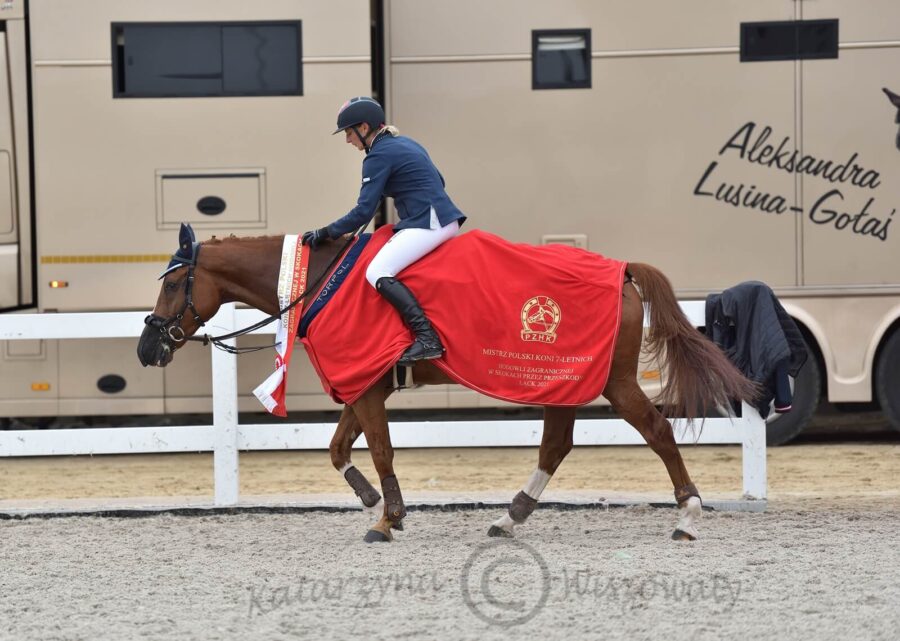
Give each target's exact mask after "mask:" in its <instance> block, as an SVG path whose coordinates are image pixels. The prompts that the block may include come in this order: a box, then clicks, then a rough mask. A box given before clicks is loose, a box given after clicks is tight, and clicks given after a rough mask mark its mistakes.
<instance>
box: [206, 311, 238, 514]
mask: <svg viewBox="0 0 900 641" xmlns="http://www.w3.org/2000/svg"><path fill="white" fill-rule="evenodd" d="M213 321H214V322H215V330H216V333H220V332H225V333H227V332H231V331H234V329H235V319H234V303H229V304H227V305H222V307H221V309H220V310H219V313H218V314H216V316H215V317H214V318H213ZM210 325H212V323H210ZM226 342H227V343H228V344H229V345H234V343H235V339H233V338H232V339H230V340H228V341H226ZM210 349H211V351H212V395H213V481H214V485H215V504H216V505H236V504H237V502H238V479H239V475H238V469H239V468H238V448H237V446H238V398H237V356H235V355H234V354H229V353H227V352H223V351H222V350H220V349H216V348H215V347H213V346H210Z"/></svg>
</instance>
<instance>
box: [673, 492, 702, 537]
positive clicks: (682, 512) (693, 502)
mask: <svg viewBox="0 0 900 641" xmlns="http://www.w3.org/2000/svg"><path fill="white" fill-rule="evenodd" d="M701 514H703V506H702V504H701V503H700V499H698V498H697V497H696V496H692V497H691V498H689V499H688V500H687V503H686V504H685V505H684V507H682V508H679V510H678V516H679V519H678V525H677V526H675V527H676V529H677V530H681V531H682V532H684V533H685V534H688V535H689V536H691V537H693V538H694V539H697V538H699V536H700V535H699V534H698V532H697V523H698V522H699V521H700V515H701Z"/></svg>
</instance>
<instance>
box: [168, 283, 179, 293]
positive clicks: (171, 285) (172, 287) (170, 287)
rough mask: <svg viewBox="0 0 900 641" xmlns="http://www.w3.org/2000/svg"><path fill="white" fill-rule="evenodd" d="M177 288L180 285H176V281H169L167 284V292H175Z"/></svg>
mask: <svg viewBox="0 0 900 641" xmlns="http://www.w3.org/2000/svg"><path fill="white" fill-rule="evenodd" d="M177 287H178V283H176V282H174V281H169V282H168V283H166V291H167V292H174V291H175V289H176V288H177Z"/></svg>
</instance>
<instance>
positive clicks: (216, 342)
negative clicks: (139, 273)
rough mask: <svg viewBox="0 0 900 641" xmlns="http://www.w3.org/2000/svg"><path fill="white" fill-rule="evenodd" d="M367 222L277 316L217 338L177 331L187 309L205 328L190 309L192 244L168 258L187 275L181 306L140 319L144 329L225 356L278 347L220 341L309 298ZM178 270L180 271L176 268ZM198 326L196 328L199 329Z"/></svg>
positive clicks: (195, 250)
mask: <svg viewBox="0 0 900 641" xmlns="http://www.w3.org/2000/svg"><path fill="white" fill-rule="evenodd" d="M367 225H368V222H367V223H366V224H365V225H363V226H362V227H360V228H359V229H357V230H356V232H355V233H353V234H351V235H350V237H349V238H348V239H347V243H346V244H345V245H344V246H343V247H342V248H341V249H340V251H338V252H337V253H336V254H335V255H334V258H332V259H331V262H330V263H329V264H328V267H326V268H325V271H323V272H322V274H321V275H320V276H319V277H318V278H317V279H316V281H315V282H314V283H313V284H312V285H310V286H309V287H307V288H306V290H305V291H304V292H303V293H301V294H300V295H299V296H297V298H296V299H294V300H293V301H292V302H291V303H290V305H287V306H286V307H285V308H284V309H281V310H279V311H278V313H277V314H273V315H272V316H269V317H268V318H264V319H263V320H261V321H259V322H256V323H254V324H253V325H250V326H249V327H244V328H243V329H239V330H236V331H233V332H231V333H229V334H222V335H220V336H210V335H209V334H204V335H203V336H185V335H184V330H183V329H181V321H182V320H183V319H184V316H185V314H184V313H185V312H186V311H187V310H190V311H191V313H192V314H193V315H194V321H195V322H196V323H197V324H198V326H199V327H203V326H205V325H206V321H204V320H203V318H201V316H200V314H199V313H198V312H197V309H196V308H195V307H194V296H193V293H194V269H195V268H196V267H197V257H198V256H199V255H200V243H198V242H194V243H193V244H192V246H191V257H190V259H188V258H182V257H181V256H178V255H175V256H172V260H173V261H175V262H177V263H181V264H182V265H185V266H187V268H188V273H187V279H186V280H185V284H184V303H183V304H182V305H181V309H180V310H178V313H177V314H175V315H174V316H170V317H168V318H162V317H161V316H157V315H156V314H148V315H147V317H146V318H144V325H147V326H148V327H152V328H154V329H157V330H159V332H160V333H161V334H162V335H163V338H164V339H165V338H166V337H167V338H169V339H170V340H171V341H172V342H174V343H176V344H180V343H184V342H186V341H197V342H200V343H203V345H209V344H210V343H212V344H213V346H214V347H218V348H219V349H221V350H223V351H225V352H228V353H229V354H244V353H247V352H258V351H261V350H264V349H269V348H270V347H278V343H273V344H271V345H260V346H257V347H235V346H234V345H229V344H228V343H225V342H224V341H226V340H228V339H230V338H235V337H237V336H243V335H244V334H249V333H250V332H253V331H256V330H257V329H259V328H261V327H265V326H266V325H268V324H269V323H272V322H274V321H276V320H278V319H279V318H281V317H282V315H284V314H285V313H287V312H288V311H289V310H291V309H293V308H294V307H296V306H297V305H298V304H299V303H300V302H302V301H303V300H305V299H306V298H308V297H309V295H310V294H311V293H313V292H315V291H317V289H318V287H319V285H320V284H321V283H322V281H323V280H324V279H325V277H326V276H328V275H329V274H330V273H331V268H332V267H334V266H335V265H336V264H337V262H338V261H339V260H340V259H341V258H343V256H344V253H345V252H346V251H347V249H348V248H349V247H350V245H351V244H353V241H354V240H356V238H357V236H359V235H360V234H361V233H362V231H363V230H364V229H365V228H366V226H367ZM176 269H180V268H176ZM199 327H198V329H199ZM176 329H177V330H178V331H179V332H180V334H181V335H180V336H176V335H175V334H174V333H173V330H176Z"/></svg>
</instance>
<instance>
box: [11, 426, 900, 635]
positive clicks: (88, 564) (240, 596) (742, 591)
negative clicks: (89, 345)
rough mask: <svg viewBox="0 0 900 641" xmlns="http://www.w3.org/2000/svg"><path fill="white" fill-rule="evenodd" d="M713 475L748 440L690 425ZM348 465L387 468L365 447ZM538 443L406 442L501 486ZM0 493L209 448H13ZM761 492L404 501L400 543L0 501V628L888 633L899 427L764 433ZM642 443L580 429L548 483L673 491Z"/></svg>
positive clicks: (115, 488) (31, 496)
mask: <svg viewBox="0 0 900 641" xmlns="http://www.w3.org/2000/svg"><path fill="white" fill-rule="evenodd" d="M682 451H683V453H684V455H685V459H686V463H687V466H688V469H689V470H690V471H691V473H692V475H693V476H694V479H695V481H696V482H697V484H698V486H699V487H700V488H701V491H703V492H704V494H705V495H712V494H722V495H731V496H732V497H735V496H737V495H739V493H740V482H741V481H740V449H739V448H737V447H684V448H682ZM355 461H356V463H357V465H358V466H359V467H360V468H361V469H362V470H363V471H364V472H365V473H366V474H367V475H370V477H372V478H375V475H374V472H373V471H372V467H371V462H370V461H369V457H368V453H367V452H366V451H359V452H357V453H356V454H355ZM535 461H536V451H535V450H533V449H530V448H523V449H502V450H501V449H496V450H490V449H488V450H399V451H397V453H396V457H395V467H396V469H397V472H398V476H399V478H400V481H401V484H402V487H403V488H404V489H405V490H407V491H409V492H419V493H421V492H426V491H435V492H438V491H439V492H450V493H454V492H456V493H465V492H475V491H489V490H492V491H496V492H495V493H496V494H498V495H499V496H503V495H504V492H505V494H506V498H507V500H508V499H509V498H511V497H512V495H513V494H514V493H515V492H516V491H518V489H519V488H520V487H521V485H522V483H523V482H524V480H525V479H526V477H527V476H528V474H529V472H530V471H531V469H532V468H533V467H534V465H535ZM0 487H2V498H3V499H4V500H0V510H2V507H3V506H6V507H8V506H10V505H12V504H18V505H21V504H22V503H28V502H32V503H33V502H41V501H42V500H44V501H46V500H48V499H61V498H74V497H86V496H91V497H138V496H144V497H147V496H155V497H161V496H177V495H195V496H196V495H207V496H208V495H210V494H211V493H212V460H211V456H208V455H169V456H104V457H95V458H54V459H13V460H5V461H3V462H2V464H0ZM769 487H770V503H769V509H768V511H767V512H765V513H736V512H707V513H705V514H704V516H703V520H702V522H701V524H700V533H701V537H702V538H701V540H699V541H697V542H694V543H689V544H685V543H675V542H673V541H671V540H670V539H669V534H670V533H671V530H672V529H673V527H674V525H675V522H676V519H677V515H676V513H675V511H674V510H669V509H656V508H650V507H637V508H619V509H611V510H598V509H583V510H574V511H573V510H566V511H561V510H551V509H543V510H538V511H537V512H535V513H534V515H533V516H532V517H531V519H530V520H529V522H528V523H527V524H526V525H525V526H523V527H521V528H520V529H519V531H518V536H517V538H516V539H515V540H513V541H498V540H496V539H489V538H487V537H486V536H485V532H486V530H487V527H488V525H489V524H490V522H491V521H492V520H494V519H496V518H498V517H499V516H500V515H501V514H502V512H503V511H502V510H499V509H489V510H474V511H462V512H440V511H425V512H412V513H410V515H409V516H408V517H407V519H406V530H405V531H404V532H401V533H398V535H397V538H396V541H395V542H394V543H392V544H378V545H366V544H364V543H363V542H362V540H361V538H362V535H363V534H364V533H365V531H366V529H367V527H368V526H369V525H370V524H371V522H372V519H371V516H370V515H369V514H365V513H362V512H351V513H338V514H333V513H323V512H312V513H301V514H237V515H211V516H202V517H197V516H193V517H189V516H173V515H157V516H151V517H146V518H102V517H67V518H53V519H36V518H30V519H26V520H2V521H0V546H2V547H0V549H2V558H3V571H2V573H0V639H4V640H5V639H10V640H12V639H15V640H26V639H117V640H118V639H197V640H201V641H205V640H207V639H210V640H211V639H296V638H315V639H347V638H349V637H351V636H352V637H358V638H363V639H369V638H373V639H375V638H377V639H382V638H383V639H462V638H466V639H468V638H478V639H501V638H509V637H511V636H513V635H516V636H522V635H524V636H525V637H529V638H530V637H538V636H539V637H540V638H542V639H547V640H551V641H552V640H555V639H565V640H566V641H570V640H572V639H623V640H624V639H660V638H663V639H673V640H674V639H691V640H698V639H724V638H754V639H757V638H758V639H763V638H773V639H774V638H779V639H788V640H795V639H796V640H798V641H799V640H801V639H810V638H815V639H847V638H854V639H886V640H887V639H897V638H898V637H897V630H898V628H900V579H898V577H900V548H898V545H897V541H898V533H900V442H898V441H897V440H891V439H889V440H888V441H886V442H868V443H865V442H864V443H858V444H847V443H837V444H829V443H824V444H805V445H797V446H788V447H782V448H772V449H770V450H769ZM669 488H670V486H669V481H668V478H667V476H666V474H665V470H664V468H663V466H662V464H661V463H660V462H659V461H658V460H657V459H656V457H655V455H654V454H653V453H652V452H651V451H650V450H649V449H648V448H645V447H607V448H576V450H575V451H574V452H573V453H572V454H571V455H570V456H569V458H568V459H567V460H566V461H565V462H564V464H563V466H562V467H561V468H560V470H559V472H558V473H557V475H556V477H555V478H554V479H553V481H552V483H551V485H550V487H549V488H548V492H547V494H546V495H545V496H547V495H550V494H551V492H552V491H566V490H582V491H584V490H588V491H590V492H596V494H597V495H598V496H600V495H604V494H605V493H607V491H611V492H620V493H627V492H628V491H629V490H630V491H634V492H652V493H657V494H660V495H666V496H668V495H669V491H670V489H669ZM241 491H242V494H243V495H251V494H252V495H270V496H271V495H273V494H282V495H296V494H297V493H298V492H304V493H331V492H338V493H341V495H343V496H346V495H348V493H349V490H348V489H347V488H346V486H345V485H344V482H343V480H342V479H341V477H340V476H339V475H338V474H337V473H336V472H335V471H334V470H333V469H332V468H331V467H330V464H329V461H328V455H327V453H325V452H268V453H262V452H260V453H250V454H242V455H241Z"/></svg>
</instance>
